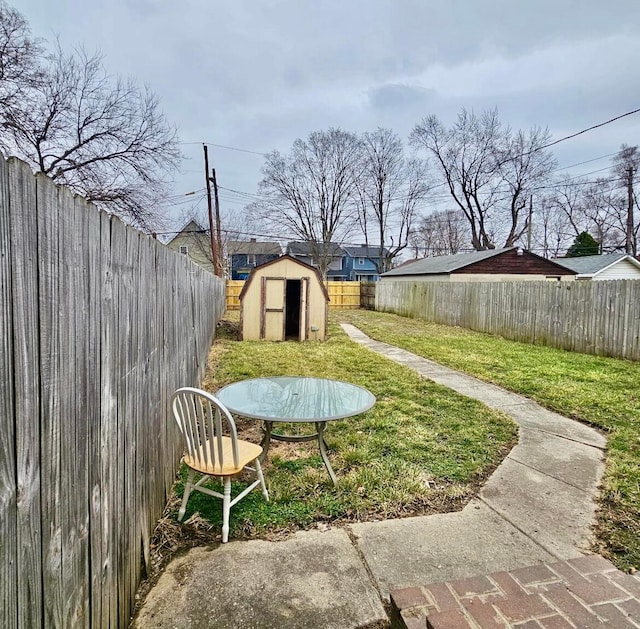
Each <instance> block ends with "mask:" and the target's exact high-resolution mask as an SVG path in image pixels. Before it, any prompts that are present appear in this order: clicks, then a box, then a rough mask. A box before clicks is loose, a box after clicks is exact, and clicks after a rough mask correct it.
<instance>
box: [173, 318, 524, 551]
mask: <svg viewBox="0 0 640 629" xmlns="http://www.w3.org/2000/svg"><path fill="white" fill-rule="evenodd" d="M334 321H335V320H334ZM219 332H220V333H219V334H218V338H217V339H216V341H215V343H214V346H213V348H212V350H211V355H210V365H209V370H208V373H207V375H206V377H205V380H204V382H203V387H204V388H205V389H207V390H209V391H212V392H215V391H216V390H217V389H219V388H220V387H222V386H223V385H225V384H228V383H230V382H234V381H237V380H242V379H246V378H253V377H259V376H271V375H301V376H316V377H326V378H335V379H339V380H344V381H347V382H352V383H354V384H358V385H361V386H364V387H366V388H367V389H369V390H370V391H371V392H372V393H373V394H374V395H375V396H376V398H377V403H376V404H375V406H374V407H373V408H372V409H371V410H369V411H368V412H367V413H365V414H363V415H361V416H359V417H356V418H350V419H346V420H340V421H335V422H330V423H329V426H328V430H327V442H328V445H329V448H330V460H331V464H332V466H333V468H334V470H335V472H336V474H337V476H338V484H337V486H336V487H334V486H333V484H332V483H331V480H330V478H329V476H328V474H327V471H326V469H325V468H324V465H323V463H322V460H321V458H320V454H319V452H318V446H317V443H316V442H310V443H284V442H272V443H271V448H270V450H269V457H268V459H267V460H266V461H265V463H264V465H263V469H264V472H265V477H266V481H267V485H268V488H269V493H270V498H271V502H270V503H266V502H265V501H264V499H263V498H262V495H261V494H260V492H259V491H255V492H252V494H250V495H249V496H247V497H246V498H244V499H243V500H241V501H240V502H239V503H238V504H237V505H236V506H235V507H233V508H232V510H231V532H230V537H231V538H238V537H240V536H275V535H278V534H279V533H281V532H283V531H285V532H287V531H290V530H295V529H298V528H304V527H309V526H313V525H316V524H318V523H322V522H325V523H326V522H349V521H362V520H372V519H382V518H391V517H402V516H406V515H412V514H424V513H437V512H444V511H451V510H455V509H459V508H461V507H462V506H463V505H464V504H465V503H466V502H467V501H468V500H469V498H470V497H472V496H473V495H475V493H476V491H477V488H478V486H479V485H480V484H481V483H482V482H483V481H484V480H485V479H486V478H487V476H488V475H489V474H490V473H491V471H492V470H493V469H495V467H496V466H497V465H498V464H499V463H500V462H501V461H502V459H503V458H504V456H505V455H506V454H507V453H508V452H509V450H510V449H511V447H512V446H513V444H514V443H515V441H516V439H517V426H516V425H515V424H514V423H513V422H512V421H511V419H510V418H509V417H507V416H506V415H504V414H501V413H499V412H496V411H493V410H491V409H489V408H487V407H485V406H484V405H482V404H481V403H479V402H477V401H475V400H471V399H469V398H465V397H463V396H461V395H458V394H456V393H455V392H453V391H450V390H449V389H446V388H445V387H442V386H439V385H436V384H434V383H432V382H429V381H426V380H423V379H421V378H420V377H419V376H418V375H416V374H415V373H414V372H413V371H411V370H410V369H407V368H405V367H402V366H400V365H397V364H396V363H393V362H392V361H389V360H387V359H385V358H383V357H381V356H378V355H376V354H374V353H372V352H370V351H368V350H366V349H365V348H363V347H361V346H360V345H358V344H356V343H354V342H352V341H351V340H349V339H348V337H347V336H346V335H345V334H344V333H343V332H342V330H341V329H340V328H339V326H337V325H336V323H335V322H334V323H332V324H331V325H330V330H329V339H328V340H327V341H325V342H314V341H310V342H305V343H298V342H282V343H271V342H256V341H245V342H239V341H238V340H236V338H237V337H236V336H235V329H234V324H233V323H232V322H229V321H227V322H225V323H224V325H222V326H221V328H219ZM237 423H238V429H239V433H240V436H241V437H243V438H245V439H249V440H251V441H253V442H258V441H259V439H260V430H259V428H260V427H259V423H258V422H256V421H253V420H240V419H238V422H237ZM277 428H278V429H279V430H281V428H282V424H278V425H277ZM290 428H292V429H293V428H295V426H291V427H290ZM184 478H185V470H184V466H183V470H182V479H181V480H180V481H179V482H178V483H177V485H176V495H175V496H174V498H173V500H172V501H171V503H170V505H171V512H170V514H169V516H168V517H169V519H170V520H171V519H173V520H175V517H176V514H177V507H178V506H179V503H178V498H179V496H181V494H182V489H183V483H184ZM235 486H236V491H239V490H240V488H241V487H243V485H242V483H235ZM196 512H197V514H198V515H197V516H196V517H192V516H193V515H194V514H195V513H196ZM189 518H191V520H190V522H191V524H189V523H187V524H186V527H187V528H188V527H189V526H190V525H193V523H194V522H197V523H199V530H200V531H202V528H203V526H204V527H205V528H206V527H208V526H210V527H211V532H212V533H213V534H218V533H219V532H220V528H221V522H222V508H221V501H220V500H216V499H213V498H210V497H209V496H206V495H204V494H200V493H198V492H194V493H193V494H192V495H191V497H190V499H189V503H188V507H187V513H186V515H185V521H186V520H188V519H189ZM203 522H204V525H203ZM320 525H321V524H320ZM200 541H202V538H201V540H200Z"/></svg>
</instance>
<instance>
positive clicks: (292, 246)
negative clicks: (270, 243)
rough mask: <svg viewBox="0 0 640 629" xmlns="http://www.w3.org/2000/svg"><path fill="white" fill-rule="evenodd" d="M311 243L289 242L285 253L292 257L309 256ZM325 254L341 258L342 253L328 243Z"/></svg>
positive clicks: (334, 244)
mask: <svg viewBox="0 0 640 629" xmlns="http://www.w3.org/2000/svg"><path fill="white" fill-rule="evenodd" d="M312 244H313V243H310V242H290V243H287V253H289V254H291V255H293V256H296V255H298V256H311V255H312V253H311V245H312ZM317 244H318V245H322V244H323V243H317ZM327 253H328V254H329V255H330V256H332V257H342V255H343V251H342V247H341V246H340V245H339V244H337V243H335V242H330V243H328V246H327Z"/></svg>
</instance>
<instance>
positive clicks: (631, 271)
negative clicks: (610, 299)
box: [553, 253, 640, 280]
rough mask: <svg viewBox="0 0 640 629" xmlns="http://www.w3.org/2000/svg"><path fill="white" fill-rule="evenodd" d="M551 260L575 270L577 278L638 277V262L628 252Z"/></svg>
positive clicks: (624, 278)
mask: <svg viewBox="0 0 640 629" xmlns="http://www.w3.org/2000/svg"><path fill="white" fill-rule="evenodd" d="M553 261H554V262H555V263H556V264H560V265H562V266H564V267H566V268H567V269H571V270H572V271H575V272H576V273H577V275H576V279H577V280H638V279H640V262H639V261H638V260H636V258H634V257H633V256H631V255H629V254H628V253H609V254H603V255H597V256H578V257H576V258H554V259H553Z"/></svg>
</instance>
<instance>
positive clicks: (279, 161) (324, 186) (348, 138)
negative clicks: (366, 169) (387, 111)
mask: <svg viewBox="0 0 640 629" xmlns="http://www.w3.org/2000/svg"><path fill="white" fill-rule="evenodd" d="M360 155H361V153H360V142H359V140H358V138H357V136H356V135H355V134H353V133H349V132H347V131H342V130H341V129H333V128H332V129H329V130H328V131H316V132H313V133H311V134H310V135H309V137H308V139H307V140H300V139H298V140H296V141H295V142H294V143H293V146H292V148H291V152H290V153H289V154H288V155H281V154H280V153H279V152H278V151H273V152H272V153H269V154H268V155H267V156H266V158H265V164H264V166H263V168H262V174H263V179H262V181H261V182H260V184H259V191H260V194H261V195H262V197H263V200H262V201H259V202H257V203H255V204H253V206H252V211H253V212H254V214H255V215H256V217H257V218H259V219H261V220H262V221H263V222H264V224H265V225H267V226H272V227H273V228H275V230H277V231H278V232H279V233H282V231H283V229H284V230H286V231H289V232H291V233H292V234H295V235H296V236H297V237H298V238H299V239H300V240H301V241H303V242H307V243H309V245H310V249H311V254H312V258H313V260H314V264H316V265H317V266H318V268H319V270H320V272H321V273H322V275H323V277H324V276H326V272H327V268H328V265H329V263H330V261H331V243H332V242H334V241H335V240H336V239H338V240H340V239H342V238H343V237H344V235H345V234H346V232H347V230H348V229H349V227H350V226H352V225H353V224H354V222H355V214H354V203H353V196H354V192H355V182H356V178H357V177H358V175H359V173H358V168H359V163H360Z"/></svg>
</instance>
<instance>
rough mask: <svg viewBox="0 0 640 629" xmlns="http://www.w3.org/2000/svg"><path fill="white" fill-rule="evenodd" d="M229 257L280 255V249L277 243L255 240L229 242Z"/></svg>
mask: <svg viewBox="0 0 640 629" xmlns="http://www.w3.org/2000/svg"><path fill="white" fill-rule="evenodd" d="M227 251H228V252H229V254H230V255H237V254H249V255H277V256H279V255H280V254H281V253H282V248H281V247H280V244H279V243H277V242H260V241H256V240H230V241H229V243H228V245H227Z"/></svg>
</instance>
